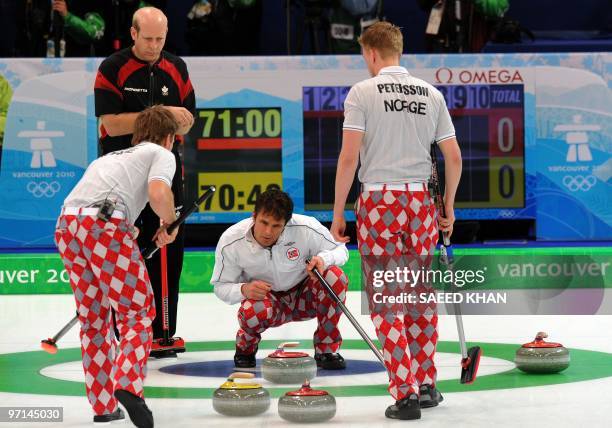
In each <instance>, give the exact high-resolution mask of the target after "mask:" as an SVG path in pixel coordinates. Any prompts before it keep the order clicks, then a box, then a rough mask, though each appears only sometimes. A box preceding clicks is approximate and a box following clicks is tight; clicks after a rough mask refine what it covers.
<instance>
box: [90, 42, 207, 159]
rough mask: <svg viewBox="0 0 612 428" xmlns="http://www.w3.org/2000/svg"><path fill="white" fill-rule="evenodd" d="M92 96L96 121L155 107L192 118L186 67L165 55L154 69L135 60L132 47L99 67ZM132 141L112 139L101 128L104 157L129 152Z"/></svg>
mask: <svg viewBox="0 0 612 428" xmlns="http://www.w3.org/2000/svg"><path fill="white" fill-rule="evenodd" d="M94 94H95V104H96V116H97V117H100V116H102V115H105V114H119V113H137V112H141V111H142V110H144V109H145V108H147V107H149V106H152V105H155V104H163V105H167V106H175V107H185V108H186V109H187V110H189V111H190V112H191V113H192V114H195V94H194V92H193V86H192V85H191V80H189V73H188V72H187V65H186V64H185V62H184V61H183V60H182V59H181V58H179V57H177V56H175V55H172V54H171V53H169V52H166V51H162V53H161V55H160V58H159V59H158V60H157V62H156V63H155V64H153V65H151V64H149V63H147V62H146V61H142V60H140V59H138V58H137V57H136V56H135V55H134V53H133V52H132V48H131V47H129V48H126V49H123V50H120V51H118V52H115V53H114V54H112V55H111V56H109V57H108V58H106V59H105V60H104V61H102V64H100V67H99V68H98V74H97V75H96V82H95V87H94ZM131 141H132V135H131V134H130V135H121V136H118V137H111V136H110V135H108V134H107V133H106V130H105V129H104V126H101V127H100V144H101V148H102V151H103V153H108V152H110V151H115V150H120V149H125V148H128V147H130V145H131Z"/></svg>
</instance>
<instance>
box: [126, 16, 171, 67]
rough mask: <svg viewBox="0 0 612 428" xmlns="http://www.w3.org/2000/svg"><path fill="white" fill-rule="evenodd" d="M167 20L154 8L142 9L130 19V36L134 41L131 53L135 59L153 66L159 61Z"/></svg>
mask: <svg viewBox="0 0 612 428" xmlns="http://www.w3.org/2000/svg"><path fill="white" fill-rule="evenodd" d="M167 33H168V18H166V15H164V13H163V12H162V11H161V10H159V9H157V8H155V7H142V8H140V9H138V10H137V11H136V12H135V13H134V16H133V18H132V28H131V29H130V34H131V35H132V40H133V41H134V46H133V47H132V52H133V53H134V55H136V57H137V58H139V59H141V60H143V61H147V62H148V63H150V64H153V63H154V62H156V61H157V60H158V59H159V56H160V55H161V51H162V49H163V48H164V44H165V43H166V34H167Z"/></svg>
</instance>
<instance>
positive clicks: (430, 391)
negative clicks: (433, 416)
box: [419, 384, 444, 409]
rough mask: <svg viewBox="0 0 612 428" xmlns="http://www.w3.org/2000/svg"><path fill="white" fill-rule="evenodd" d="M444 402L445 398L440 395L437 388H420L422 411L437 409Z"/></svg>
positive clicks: (428, 386) (424, 386)
mask: <svg viewBox="0 0 612 428" xmlns="http://www.w3.org/2000/svg"><path fill="white" fill-rule="evenodd" d="M443 401H444V397H442V394H440V391H438V390H437V389H436V387H435V386H431V385H429V384H424V385H421V387H420V388H419V404H420V405H421V409H426V408H428V407H436V406H437V405H438V404H440V403H441V402H443Z"/></svg>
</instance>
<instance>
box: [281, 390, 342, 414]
mask: <svg viewBox="0 0 612 428" xmlns="http://www.w3.org/2000/svg"><path fill="white" fill-rule="evenodd" d="M278 414H279V415H280V417H281V418H283V419H284V420H286V421H289V422H303V423H313V422H324V421H327V420H329V419H331V418H333V417H334V415H335V414H336V399H335V398H334V396H333V395H331V394H329V393H328V392H327V391H322V390H317V389H311V388H310V382H308V381H306V382H304V384H303V385H302V388H300V389H298V390H297V391H290V392H288V393H286V394H285V395H283V396H282V397H281V398H279V399H278Z"/></svg>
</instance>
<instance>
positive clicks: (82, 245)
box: [55, 215, 155, 415]
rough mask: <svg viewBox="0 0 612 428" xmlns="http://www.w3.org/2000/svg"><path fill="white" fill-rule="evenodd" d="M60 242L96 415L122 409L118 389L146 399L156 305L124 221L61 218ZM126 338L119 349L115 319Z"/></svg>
mask: <svg viewBox="0 0 612 428" xmlns="http://www.w3.org/2000/svg"><path fill="white" fill-rule="evenodd" d="M55 244H56V245H57V248H58V250H59V253H60V256H61V258H62V261H63V262H64V265H65V267H66V270H67V272H68V274H69V276H70V285H71V287H72V291H73V292H74V297H75V300H76V305H77V312H78V317H79V321H80V324H81V332H80V336H81V351H82V356H83V369H84V371H85V388H86V391H87V399H88V400H89V402H90V403H91V406H92V408H93V411H94V414H96V415H103V414H109V413H112V412H113V411H115V410H116V409H117V401H116V399H115V397H114V395H113V392H114V391H115V389H124V390H127V391H130V392H131V393H133V394H136V395H138V396H140V397H142V396H143V381H144V378H145V376H146V363H147V358H148V356H149V350H150V349H151V340H152V337H153V336H152V332H151V322H152V320H153V318H154V317H155V301H154V300H153V291H152V290H151V285H150V282H149V276H148V274H147V270H146V267H145V264H144V262H143V260H142V257H141V255H140V250H139V248H138V245H137V244H136V242H135V241H134V239H133V235H132V233H131V229H130V227H129V226H128V224H127V223H126V222H125V220H119V219H115V218H112V219H111V220H110V221H108V222H104V221H102V220H98V219H97V218H96V217H95V216H74V215H62V216H60V218H59V219H58V221H57V226H56V231H55ZM111 306H112V308H113V309H114V310H115V314H116V323H117V328H118V330H119V333H120V335H121V342H120V343H119V349H118V351H117V349H116V344H115V339H114V334H113V329H112V328H111V321H110V308H111Z"/></svg>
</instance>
